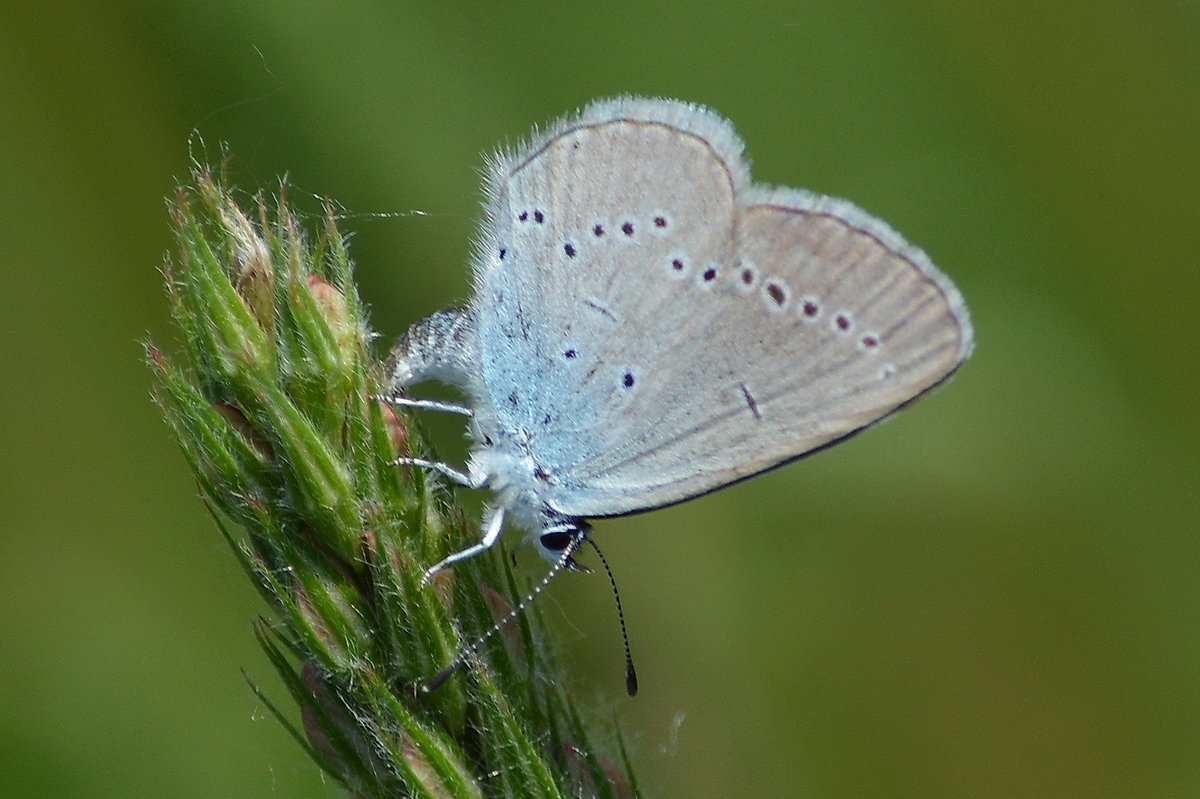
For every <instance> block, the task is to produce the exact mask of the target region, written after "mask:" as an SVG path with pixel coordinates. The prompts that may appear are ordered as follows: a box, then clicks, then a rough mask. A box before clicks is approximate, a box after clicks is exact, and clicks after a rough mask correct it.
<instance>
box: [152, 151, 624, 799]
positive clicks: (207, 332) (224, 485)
mask: <svg viewBox="0 0 1200 799" xmlns="http://www.w3.org/2000/svg"><path fill="white" fill-rule="evenodd" d="M170 208H171V216H172V221H173V227H174V230H175V235H176V240H177V246H178V253H177V255H176V256H175V257H172V258H168V260H167V263H166V266H165V268H164V276H165V278H166V286H167V296H168V299H169V302H170V306H171V312H172V315H173V318H174V321H175V324H176V326H177V327H178V331H179V334H180V339H181V346H180V352H179V353H178V355H176V356H172V357H168V356H166V355H165V354H164V353H163V352H162V351H160V350H159V349H157V348H155V347H154V346H152V345H151V346H148V347H147V352H148V360H149V363H150V365H151V367H152V368H153V370H154V374H155V391H154V394H155V397H156V399H157V401H158V403H159V405H160V406H161V408H162V411H163V414H164V416H165V417H166V420H167V422H168V423H169V425H170V427H171V429H172V430H173V431H174V433H175V436H176V438H177V439H178V441H179V444H180V447H181V448H182V450H183V453H184V456H185V457H186V458H187V460H188V463H189V464H190V466H191V468H192V470H193V472H194V473H195V476H196V479H197V481H198V483H199V487H200V492H201V495H202V497H203V499H204V501H205V502H206V503H207V505H208V506H209V508H210V510H211V511H212V513H213V517H214V519H215V520H216V522H217V525H218V526H219V528H220V529H221V531H222V533H223V534H224V536H225V537H226V539H227V540H228V541H229V544H230V546H231V547H232V549H233V551H234V552H235V553H237V555H238V557H239V559H240V561H241V564H242V566H243V568H244V569H245V572H246V574H247V575H248V576H249V577H250V578H251V580H253V581H254V584H255V585H256V586H257V587H258V589H259V591H260V592H261V593H262V595H263V597H264V598H265V599H266V600H267V603H268V604H269V605H270V607H271V610H272V614H271V618H270V620H267V619H261V620H260V621H259V622H258V623H257V624H256V626H255V633H256V635H257V637H258V640H259V642H260V643H261V645H262V648H263V650H264V651H265V652H266V654H267V657H268V658H269V660H270V662H271V664H272V665H273V666H274V667H275V669H276V670H277V671H278V673H279V675H280V676H281V677H282V679H283V682H284V684H285V685H286V686H287V688H288V689H289V691H290V693H291V696H292V699H293V700H294V701H295V702H296V704H297V705H298V707H299V721H298V722H293V721H290V720H289V714H288V713H287V712H285V711H284V710H283V709H281V708H280V707H278V706H277V705H276V704H274V703H273V701H272V700H269V699H268V698H266V697H265V696H263V697H262V698H263V701H264V702H266V703H267V705H268V707H270V708H271V710H272V712H273V713H274V714H275V715H276V716H277V717H278V718H279V720H280V721H281V722H283V723H284V724H285V725H286V726H287V728H288V729H289V730H290V731H291V732H292V734H293V735H294V737H295V738H296V740H297V741H298V742H299V743H300V745H301V746H303V747H304V748H305V749H306V751H307V752H308V753H309V754H310V755H311V756H312V758H313V759H314V760H315V761H316V762H317V763H318V764H319V765H320V766H321V767H322V768H323V769H325V771H327V772H328V773H329V774H331V775H332V776H333V777H335V778H336V779H337V780H338V781H340V782H341V783H342V784H343V785H344V786H345V787H346V788H347V789H348V790H349V791H350V793H351V794H352V795H354V796H361V797H383V796H387V797H395V796H414V797H483V796H506V797H508V796H519V797H526V796H580V795H583V796H591V795H594V796H602V797H624V796H633V795H636V794H637V786H636V783H635V782H634V780H633V778H632V776H631V772H630V770H629V764H628V760H627V758H626V757H625V751H624V746H623V745H622V744H621V742H620V738H619V736H615V741H614V743H615V748H616V750H617V752H618V756H617V760H619V761H620V763H621V767H620V768H617V767H616V766H615V765H614V764H613V761H612V760H611V759H607V758H605V757H603V756H601V755H600V754H599V751H598V748H597V745H596V744H595V743H594V741H595V739H596V738H597V737H602V738H603V737H610V734H608V733H601V735H600V736H597V735H596V734H595V733H594V732H593V731H592V729H590V728H589V726H588V725H587V724H585V721H584V716H585V715H586V714H583V713H581V712H579V710H578V709H577V708H576V706H575V704H574V702H573V700H572V697H571V695H570V693H569V691H568V689H567V688H565V687H564V681H563V680H562V679H560V678H559V677H558V676H557V675H556V671H555V666H554V662H553V658H552V657H551V654H550V652H549V650H548V648H547V646H546V645H545V641H546V634H545V629H544V622H543V620H542V618H541V616H540V614H539V612H538V611H537V609H536V608H534V609H531V610H530V611H528V612H526V613H523V614H520V615H519V616H518V617H517V618H516V619H515V620H514V621H513V623H511V624H509V625H508V626H507V627H506V628H505V630H504V632H503V634H501V635H497V636H495V637H494V638H493V639H492V640H490V641H488V642H487V643H486V644H485V645H483V646H482V647H480V650H479V652H478V653H476V655H475V656H473V657H472V658H471V659H470V661H469V663H468V664H467V665H466V666H465V667H464V668H462V669H460V670H459V673H458V674H457V675H456V676H455V677H454V678H453V679H451V680H449V681H448V682H447V683H446V684H445V685H444V686H442V687H441V688H439V689H438V690H436V691H433V692H431V693H424V692H422V691H421V690H420V688H419V686H420V685H421V683H422V680H423V679H424V678H427V677H429V676H430V675H432V674H434V673H436V672H437V671H438V670H439V669H440V668H441V667H442V666H444V665H445V664H446V663H447V662H449V661H450V660H451V659H452V658H453V657H454V654H455V652H456V651H458V649H459V647H461V646H462V645H463V644H464V642H470V641H472V640H474V639H475V638H476V637H477V636H478V635H479V634H480V633H481V632H482V631H484V630H487V629H488V628H489V627H491V626H492V625H494V624H495V623H496V621H497V620H498V619H500V618H503V616H504V615H505V614H506V613H507V612H508V610H509V609H510V607H511V605H510V604H509V600H508V599H506V598H505V597H519V596H520V595H522V594H523V593H524V592H525V591H526V590H527V587H526V586H525V585H524V584H522V581H519V580H517V579H516V578H515V577H514V575H513V573H512V571H511V570H510V568H509V563H508V561H507V559H506V558H505V557H504V556H503V555H502V554H501V553H491V554H488V555H486V556H482V557H478V558H475V559H473V560H472V561H470V562H469V563H464V564H461V565H460V566H456V567H455V568H454V569H451V570H448V571H446V572H443V573H440V574H438V575H437V576H436V577H435V579H434V580H433V581H432V584H431V585H422V584H421V579H420V577H421V571H422V568H423V567H424V566H426V565H428V564H429V563H432V562H434V561H435V560H436V559H437V558H438V556H439V554H441V553H444V552H446V551H447V550H448V549H449V548H450V547H451V546H452V544H451V543H450V539H452V538H453V539H454V540H455V541H462V540H466V538H467V537H469V536H470V535H473V534H474V533H473V531H466V530H464V529H463V525H462V522H461V520H462V518H463V514H461V513H460V512H459V511H458V510H457V509H456V507H455V506H454V504H453V498H452V497H451V496H450V495H448V494H447V493H446V492H445V491H444V490H443V489H442V487H441V486H440V485H439V484H438V483H437V482H436V481H435V480H434V479H433V478H431V477H430V476H429V475H428V474H425V473H423V472H422V471H420V470H416V469H404V468H400V469H398V468H395V467H393V466H391V465H390V464H389V461H391V460H392V459H394V458H395V457H397V455H399V454H407V453H409V452H412V453H416V454H421V453H423V452H424V449H425V447H424V444H423V443H422V441H421V438H420V436H419V435H418V433H417V431H415V430H414V428H413V427H412V426H411V425H410V420H409V419H408V418H407V417H406V416H405V415H403V414H399V413H397V412H396V411H395V409H393V408H391V407H389V406H387V405H385V404H383V403H380V402H376V401H373V400H371V399H370V397H371V396H372V395H374V394H376V393H378V392H380V391H386V387H385V386H383V385H382V383H381V374H380V369H379V367H378V365H377V363H376V361H375V360H374V359H373V358H372V356H371V351H370V347H369V342H370V341H371V339H372V334H371V332H370V331H369V329H368V327H367V324H366V322H365V319H364V312H363V306H362V303H361V302H360V300H359V298H358V296H357V293H356V290H355V287H354V285H353V282H352V276H351V263H350V258H349V254H348V251H347V244H346V240H345V239H344V238H343V236H342V234H341V233H340V232H339V230H338V227H337V224H336V221H335V217H334V214H333V213H332V211H331V210H330V209H329V208H327V209H326V214H325V217H324V220H323V224H322V227H321V230H320V231H319V233H318V234H317V235H315V237H314V239H313V240H312V241H311V242H310V241H309V236H308V235H307V234H306V233H305V231H304V230H303V226H302V225H301V224H300V222H299V219H298V217H297V215H296V214H295V213H294V212H293V211H291V210H290V209H289V208H288V206H287V204H286V185H284V186H281V189H280V192H279V195H278V197H277V199H275V200H274V201H273V202H268V201H267V200H266V199H265V198H264V197H262V196H261V195H260V196H258V197H255V198H251V199H248V200H247V201H245V202H244V203H242V204H239V203H238V202H237V201H236V200H235V196H234V194H233V193H232V192H231V191H229V190H228V189H227V188H226V187H225V181H224V180H223V179H222V178H221V177H220V176H218V175H214V174H213V173H212V172H211V171H209V170H207V169H204V168H200V167H197V168H196V169H194V170H193V174H192V176H191V182H190V183H189V184H188V185H186V186H182V187H180V188H179V189H178V191H177V193H176V196H175V197H174V199H173V201H172V202H171V203H170ZM256 690H257V689H256ZM259 695H260V696H262V694H261V692H260V694H259ZM605 724H606V725H607V722H605Z"/></svg>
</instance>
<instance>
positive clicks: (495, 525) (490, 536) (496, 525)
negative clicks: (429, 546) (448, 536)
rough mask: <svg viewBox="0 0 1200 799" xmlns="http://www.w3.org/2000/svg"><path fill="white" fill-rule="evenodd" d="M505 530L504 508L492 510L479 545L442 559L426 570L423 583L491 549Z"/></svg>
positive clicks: (422, 577) (422, 578)
mask: <svg viewBox="0 0 1200 799" xmlns="http://www.w3.org/2000/svg"><path fill="white" fill-rule="evenodd" d="M503 529H504V508H494V509H493V510H492V515H491V516H489V517H488V520H487V524H485V525H484V528H483V537H482V538H480V539H479V543H477V544H472V545H471V546H469V547H467V548H466V549H463V550H460V551H458V552H455V553H454V554H453V555H447V556H446V557H444V558H442V559H441V560H439V561H438V562H437V563H435V564H433V565H432V566H430V567H429V568H428V569H426V570H425V573H424V574H423V575H422V576H421V581H422V582H423V583H427V582H429V579H430V578H431V577H433V575H435V574H437V573H438V572H440V571H441V570H442V569H444V568H446V567H447V566H452V565H453V564H455V563H458V562H459V561H460V560H466V559H467V558H473V557H475V556H476V555H478V554H479V553H480V552H484V551H486V550H488V549H491V547H492V545H493V544H495V543H496V542H497V541H498V540H500V531H501V530H503Z"/></svg>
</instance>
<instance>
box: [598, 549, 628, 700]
mask: <svg viewBox="0 0 1200 799" xmlns="http://www.w3.org/2000/svg"><path fill="white" fill-rule="evenodd" d="M585 540H586V541H587V542H588V543H589V544H591V546H592V549H594V550H596V557H598V558H600V564H601V565H602V566H604V573H605V574H607V575H608V584H609V585H611V586H612V592H613V599H615V600H616V602H617V621H618V622H619V623H620V625H621V642H622V643H623V644H625V691H626V692H627V693H628V694H629V695H630V696H636V695H637V692H638V681H637V671H636V670H635V669H634V668H633V650H632V649H631V648H630V647H629V631H628V630H626V629H625V610H624V608H622V607H621V592H620V591H618V590H617V580H616V578H615V577H613V573H612V569H610V568H608V561H607V560H606V559H605V558H604V553H603V552H601V551H600V547H599V546H597V544H596V542H595V541H593V540H592V539H590V538H587V539H585Z"/></svg>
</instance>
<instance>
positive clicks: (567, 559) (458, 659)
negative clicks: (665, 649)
mask: <svg viewBox="0 0 1200 799" xmlns="http://www.w3.org/2000/svg"><path fill="white" fill-rule="evenodd" d="M586 536H587V533H586V532H585V531H583V530H578V531H577V532H576V533H575V534H574V535H572V536H571V540H570V542H568V543H567V545H566V546H565V547H563V551H562V554H560V555H559V556H558V560H557V561H555V563H554V565H553V566H551V567H550V571H548V572H546V576H545V577H543V578H542V581H541V582H540V583H538V584H537V585H536V586H534V588H533V590H532V591H530V592H529V593H528V594H526V595H525V598H524V599H522V600H521V601H520V602H519V603H517V606H516V607H515V608H513V609H512V610H510V611H509V612H508V613H507V614H505V616H504V618H502V619H500V621H498V622H496V623H495V624H493V625H492V626H491V628H489V629H488V631H487V632H485V633H484V634H483V635H481V636H479V637H478V638H476V639H475V640H474V641H472V642H471V643H470V644H469V645H467V646H465V647H463V648H462V649H460V650H458V654H457V655H455V656H454V659H453V660H451V661H450V663H449V664H447V665H446V667H445V668H443V669H442V670H441V671H439V672H438V673H437V674H435V675H433V676H432V677H430V678H429V679H428V680H426V681H425V682H423V683H421V693H423V694H430V693H433V692H434V691H436V690H437V689H439V688H441V687H442V686H443V685H444V684H445V682H446V680H448V679H450V677H451V676H452V675H453V674H454V672H456V671H458V667H459V666H461V665H462V664H464V663H466V662H467V660H468V659H469V658H470V657H471V656H472V655H474V654H475V653H476V652H477V651H479V647H481V646H483V645H484V643H486V642H487V640H488V639H489V638H491V637H492V636H493V635H495V634H496V633H498V632H500V631H501V630H503V629H504V628H505V626H507V625H508V623H509V622H510V621H512V620H513V619H515V618H516V617H517V616H519V615H521V614H522V613H523V612H524V611H525V608H527V607H528V606H529V603H530V602H532V601H533V600H534V599H536V598H537V595H538V594H540V593H542V591H543V590H544V589H545V588H546V586H547V585H549V584H550V581H551V580H553V579H554V578H555V577H556V576H557V575H558V573H559V572H561V571H562V570H563V569H565V568H566V567H567V565H568V564H569V563H571V555H572V554H574V552H575V550H577V549H579V544H580V543H581V542H582V541H583V540H584V539H585V538H586ZM592 546H593V547H594V546H595V544H592ZM597 552H599V550H597ZM601 562H602V563H603V562H604V558H603V556H601ZM604 568H605V569H606V570H607V569H608V564H605V566H604ZM609 579H610V580H611V579H612V574H611V573H610V574H609ZM614 587H615V584H614ZM620 607H621V604H620V600H617V612H618V614H619V613H620ZM624 629H625V622H621V630H622V631H624ZM625 651H626V655H628V651H629V644H628V642H627V643H626V645H625ZM630 667H631V668H632V663H631V664H630ZM636 688H637V683H636V680H635V682H634V689H635V690H636Z"/></svg>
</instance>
